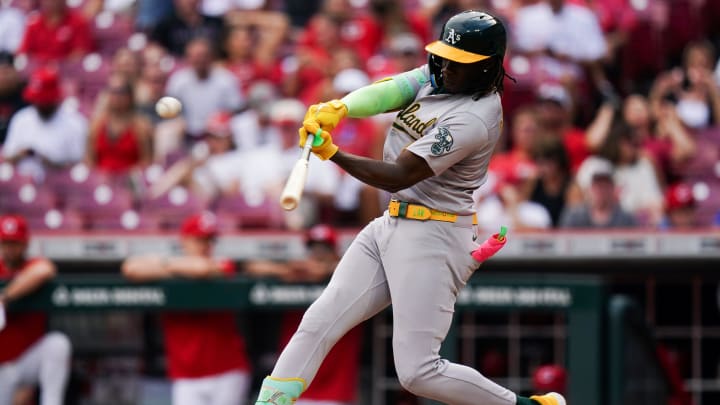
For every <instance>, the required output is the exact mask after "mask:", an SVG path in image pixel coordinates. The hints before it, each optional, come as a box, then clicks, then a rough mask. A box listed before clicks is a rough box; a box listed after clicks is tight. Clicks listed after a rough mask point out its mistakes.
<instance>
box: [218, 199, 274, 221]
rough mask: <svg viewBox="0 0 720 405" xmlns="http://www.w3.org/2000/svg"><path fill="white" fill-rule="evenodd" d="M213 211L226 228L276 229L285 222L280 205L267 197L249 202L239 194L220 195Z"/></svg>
mask: <svg viewBox="0 0 720 405" xmlns="http://www.w3.org/2000/svg"><path fill="white" fill-rule="evenodd" d="M215 213H216V215H217V216H218V222H220V223H221V224H223V225H222V227H223V228H226V229H231V228H235V229H238V228H243V229H247V228H270V229H277V228H282V227H283V226H284V224H285V221H284V216H283V212H282V210H281V209H280V206H279V205H278V204H277V203H276V202H274V201H271V200H270V199H268V198H264V199H263V200H262V201H257V202H250V203H249V202H248V201H247V199H246V198H245V196H243V195H241V194H237V195H229V196H222V197H220V198H218V199H217V201H216V210H215Z"/></svg>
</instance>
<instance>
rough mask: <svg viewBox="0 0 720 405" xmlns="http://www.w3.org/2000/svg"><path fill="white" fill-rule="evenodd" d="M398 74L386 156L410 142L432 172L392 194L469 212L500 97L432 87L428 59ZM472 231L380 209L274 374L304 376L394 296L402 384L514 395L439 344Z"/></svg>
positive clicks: (488, 400)
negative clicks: (407, 99) (397, 101)
mask: <svg viewBox="0 0 720 405" xmlns="http://www.w3.org/2000/svg"><path fill="white" fill-rule="evenodd" d="M403 75H406V76H404V77H402V78H401V79H403V80H404V79H408V80H404V83H405V84H407V83H411V84H412V85H413V86H414V90H415V94H416V95H417V96H416V97H415V99H414V100H413V101H412V102H411V103H409V105H407V106H406V107H405V108H404V109H403V110H402V111H401V112H400V113H398V115H397V118H396V119H395V122H394V124H393V126H392V129H391V130H390V131H389V133H388V135H387V139H386V141H385V150H384V155H385V156H384V159H385V160H387V161H394V160H395V159H396V158H397V156H398V155H399V154H400V152H401V151H402V150H403V149H404V148H407V149H408V150H409V151H411V152H412V153H414V154H416V155H418V156H421V157H423V158H424V159H425V160H426V161H427V162H428V164H429V165H430V167H431V168H432V170H433V172H434V173H435V176H433V177H431V178H428V179H426V180H423V181H421V182H419V183H417V184H415V185H414V186H412V187H409V188H407V189H405V190H402V191H399V192H398V193H396V194H395V195H394V197H395V198H397V199H400V200H403V201H408V202H415V203H418V204H423V205H425V206H427V207H430V208H434V209H437V210H441V211H445V212H452V213H457V214H464V215H468V214H471V213H472V192H473V190H475V188H477V187H479V186H480V185H481V184H482V183H483V182H484V180H485V174H486V170H487V166H488V161H489V159H490V155H491V154H492V151H493V149H494V147H495V143H496V142H497V139H498V137H499V135H500V128H501V125H502V120H501V115H502V111H501V107H500V97H499V96H498V95H497V94H495V93H493V94H491V95H488V96H485V97H482V98H479V99H478V100H474V99H473V98H472V97H471V96H468V95H450V94H433V89H432V87H431V86H430V84H429V81H428V70H427V68H420V69H419V70H415V71H412V72H408V73H404V74H403ZM465 219H469V217H466V218H465ZM472 236H473V229H472V226H471V224H470V221H457V222H455V223H450V222H441V221H433V220H429V221H418V220H413V219H406V218H397V217H390V216H389V214H388V212H387V211H386V212H385V214H384V215H383V216H382V217H380V218H377V219H375V220H374V221H372V222H371V223H370V224H368V225H367V226H366V227H365V228H364V229H363V230H362V231H361V232H360V234H358V236H357V237H356V238H355V240H354V241H353V242H352V244H351V245H350V247H349V248H348V250H347V251H346V252H345V254H344V255H343V258H342V260H341V261H340V263H339V264H338V266H337V268H336V269H335V272H334V273H333V276H332V279H331V280H330V282H329V283H328V286H327V288H325V290H324V291H323V293H322V295H321V296H320V297H319V298H318V299H317V300H316V301H315V302H314V303H313V304H312V305H311V306H310V308H308V310H307V312H306V313H305V315H304V316H303V320H302V322H301V323H300V326H299V327H298V330H297V332H296V333H295V334H294V335H293V337H292V339H290V342H289V343H288V345H287V346H286V347H285V350H283V352H282V354H281V355H280V358H279V359H278V362H277V363H276V365H275V368H274V369H273V372H272V376H273V377H275V378H302V379H304V380H305V381H306V382H307V383H308V384H310V383H311V381H312V379H313V377H314V376H315V373H316V372H317V370H318V368H319V367H320V364H321V363H322V361H323V359H324V358H325V356H326V355H327V353H328V351H329V350H330V349H331V348H332V346H333V345H334V344H335V342H337V340H338V339H340V337H342V336H343V335H344V334H345V333H346V332H347V331H348V330H350V329H351V328H352V327H354V326H355V325H357V324H358V323H360V322H362V321H364V320H366V319H368V318H370V317H372V316H373V315H375V314H377V313H378V312H379V311H381V310H383V309H385V308H387V307H388V306H389V305H390V304H391V303H392V312H393V354H394V357H395V369H396V371H397V375H398V379H399V380H400V384H401V385H402V386H403V387H405V388H406V389H407V390H409V391H410V392H412V393H414V394H416V395H420V396H424V397H427V398H431V399H435V400H437V401H441V402H443V403H446V404H450V405H478V404H483V405H515V403H516V400H517V398H516V395H515V394H514V393H513V392H511V391H509V390H507V389H506V388H504V387H502V386H500V385H498V384H496V383H494V382H493V381H491V380H489V379H488V378H486V377H484V376H483V375H482V374H480V373H479V372H478V371H477V370H474V369H472V368H470V367H467V366H463V365H461V364H457V363H452V362H450V361H448V360H446V359H443V358H441V357H440V354H439V352H440V345H441V343H442V341H443V339H445V336H446V335H447V332H448V330H449V328H450V325H451V323H452V317H453V310H454V306H455V300H456V297H457V294H458V293H459V291H460V289H462V287H463V286H464V285H465V283H466V281H467V280H468V279H469V278H470V276H471V275H472V274H473V272H474V271H475V269H477V267H478V264H479V263H478V262H476V261H475V259H474V258H473V257H472V256H471V255H470V252H471V251H472V250H474V249H475V248H476V247H477V246H478V244H477V243H475V242H474V241H473V237H472ZM348 367H357V365H355V364H353V365H348Z"/></svg>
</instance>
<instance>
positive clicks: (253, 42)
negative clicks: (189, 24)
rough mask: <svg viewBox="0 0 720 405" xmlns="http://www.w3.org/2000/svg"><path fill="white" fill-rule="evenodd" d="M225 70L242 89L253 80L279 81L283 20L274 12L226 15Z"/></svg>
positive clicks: (284, 22) (286, 28) (283, 38)
mask: <svg viewBox="0 0 720 405" xmlns="http://www.w3.org/2000/svg"><path fill="white" fill-rule="evenodd" d="M227 19H228V22H229V23H228V25H230V29H229V31H228V33H227V35H226V37H225V41H224V48H223V50H224V51H225V55H226V60H225V67H226V68H227V69H228V70H230V71H231V72H233V73H234V74H235V77H237V79H238V81H239V82H240V85H241V86H242V88H243V90H247V89H248V87H250V85H251V84H252V83H254V82H255V81H257V80H266V81H269V82H271V83H273V84H275V85H280V83H281V81H282V69H281V64H280V61H279V54H280V47H281V46H282V45H283V42H284V40H285V39H286V37H287V34H288V20H287V17H285V16H284V15H282V14H280V13H275V12H259V11H256V12H236V13H232V14H230V15H228V16H227Z"/></svg>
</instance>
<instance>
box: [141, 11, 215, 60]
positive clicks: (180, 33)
mask: <svg viewBox="0 0 720 405" xmlns="http://www.w3.org/2000/svg"><path fill="white" fill-rule="evenodd" d="M173 4H174V5H175V8H174V11H173V13H172V14H171V15H170V16H168V17H166V18H164V19H163V20H162V21H160V22H159V23H158V24H157V25H155V27H154V28H153V29H152V30H151V32H150V40H152V41H154V42H157V43H159V44H160V45H162V46H163V47H164V48H165V49H167V50H168V51H170V53H172V54H173V55H176V56H181V55H182V54H183V52H186V49H187V46H188V44H189V43H190V42H191V41H192V40H193V38H198V37H205V38H207V40H208V44H209V45H210V46H214V44H218V43H220V39H221V37H222V31H223V29H224V28H223V27H224V26H223V21H222V20H221V19H220V18H217V17H209V16H204V15H202V14H200V0H173ZM216 51H218V49H213V52H216Z"/></svg>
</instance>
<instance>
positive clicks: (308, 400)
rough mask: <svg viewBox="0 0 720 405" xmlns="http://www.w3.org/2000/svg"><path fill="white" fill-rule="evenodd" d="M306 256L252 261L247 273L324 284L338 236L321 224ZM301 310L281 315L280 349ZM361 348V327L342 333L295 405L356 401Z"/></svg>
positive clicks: (308, 240)
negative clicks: (275, 260) (297, 258)
mask: <svg viewBox="0 0 720 405" xmlns="http://www.w3.org/2000/svg"><path fill="white" fill-rule="evenodd" d="M305 244H306V255H307V256H306V257H305V258H303V259H300V260H297V261H291V262H289V263H275V262H267V261H251V262H248V263H246V269H247V271H248V273H250V274H252V275H254V276H259V277H267V276H271V277H278V278H280V279H281V280H284V281H286V282H291V283H292V282H301V283H302V282H305V283H312V282H315V283H316V282H323V281H326V280H327V279H328V277H330V275H331V274H332V272H333V271H334V270H335V266H337V263H338V261H339V260H340V257H339V256H338V236H337V233H336V232H335V230H334V229H333V228H331V227H330V226H327V225H324V224H320V225H315V226H313V227H312V228H310V229H309V230H308V231H307V232H306V233H305ZM303 312H304V311H289V312H286V313H285V314H283V318H282V324H281V327H280V349H281V350H282V348H283V347H285V345H287V343H288V342H289V341H290V338H291V337H292V335H293V333H295V330H297V328H298V326H299V325H300V320H301V319H302V316H303ZM361 349H362V326H357V327H355V328H353V329H351V330H350V331H349V332H348V333H347V334H345V335H344V336H343V337H342V338H341V339H340V340H339V341H338V342H337V343H336V344H335V346H333V348H332V350H330V353H328V356H327V357H326V358H325V361H324V362H323V364H322V366H320V369H319V370H318V373H317V375H316V376H315V379H313V383H312V385H311V386H310V387H309V388H308V389H307V390H306V391H305V392H303V394H302V396H301V397H300V398H299V399H298V400H297V402H295V405H317V404H322V405H343V404H353V403H355V402H356V400H357V384H358V377H359V367H360V351H361Z"/></svg>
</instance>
